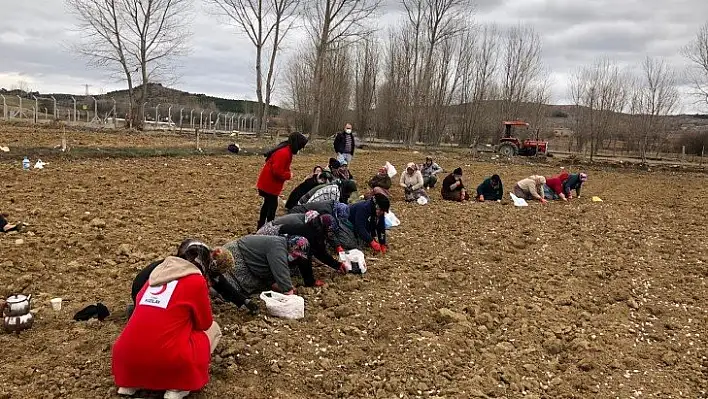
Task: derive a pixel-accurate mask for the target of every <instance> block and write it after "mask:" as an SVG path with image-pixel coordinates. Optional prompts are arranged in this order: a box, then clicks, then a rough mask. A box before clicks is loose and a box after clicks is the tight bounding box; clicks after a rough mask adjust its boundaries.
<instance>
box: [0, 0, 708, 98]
mask: <svg viewBox="0 0 708 399" xmlns="http://www.w3.org/2000/svg"><path fill="white" fill-rule="evenodd" d="M201 5H202V4H201V2H199V3H196V6H195V17H194V21H193V24H192V26H191V28H190V29H191V31H192V32H193V33H194V35H193V37H192V40H191V52H190V54H189V55H188V56H186V57H183V58H181V59H179V60H178V61H177V62H176V75H177V79H176V81H175V83H176V86H177V87H179V88H180V89H183V90H189V91H193V92H200V93H207V94H211V95H219V96H225V97H231V98H245V97H248V98H254V97H255V95H254V94H253V91H254V83H253V80H254V79H253V77H254V73H255V72H254V68H253V59H254V54H253V51H252V47H251V45H250V43H249V42H248V39H247V38H246V37H244V36H243V35H238V34H236V30H235V28H234V27H233V26H231V25H229V24H227V23H225V21H224V20H223V19H222V18H220V17H218V16H216V15H215V14H213V13H209V12H208V10H207V9H205V8H204V7H201ZM0 9H2V10H3V24H2V26H0V54H1V55H2V61H1V62H0V87H3V86H4V87H10V86H12V85H14V84H16V83H17V81H18V80H25V81H27V82H28V83H29V84H31V85H32V87H33V88H34V89H38V90H40V91H43V92H45V91H66V92H71V93H79V94H80V93H82V91H83V90H82V86H81V85H82V84H84V83H87V84H91V85H92V86H93V87H94V88H96V90H98V88H103V89H104V90H105V91H108V90H112V89H116V88H122V85H121V84H120V83H119V82H115V81H114V80H112V79H111V78H110V77H109V76H108V75H107V74H106V73H104V72H102V71H99V70H96V69H93V68H90V67H87V66H86V63H85V61H84V60H83V59H81V58H79V57H78V56H77V55H76V54H74V53H72V52H71V51H69V49H68V47H69V45H70V44H71V43H75V42H76V40H77V38H78V36H77V33H76V32H75V31H74V30H73V27H74V24H75V20H74V17H73V16H72V15H70V14H68V13H67V11H66V10H65V7H64V4H63V2H62V1H59V0H49V1H43V2H38V1H25V2H16V1H14V0H0ZM474 10H475V13H476V16H475V19H476V20H477V21H478V22H482V23H497V24H500V25H502V26H505V25H506V26H508V25H514V24H517V23H525V24H529V25H533V26H534V27H535V28H536V30H537V31H538V32H539V34H540V35H541V37H542V40H543V44H544V60H545V62H546V63H547V65H548V66H549V68H550V69H551V70H552V72H553V73H552V78H553V79H554V82H553V91H554V93H553V98H554V100H555V101H559V102H567V94H566V92H567V89H566V83H567V77H568V76H569V74H570V73H572V72H573V71H574V70H575V69H577V68H578V67H580V66H582V65H587V64H590V63H592V62H593V61H594V60H595V59H597V58H598V57H608V58H611V59H614V60H616V61H618V62H620V63H622V64H623V65H625V66H627V67H628V68H629V67H633V66H636V65H639V63H640V62H641V60H642V59H643V58H644V57H645V56H647V55H650V56H657V57H664V58H666V59H667V60H668V61H669V62H670V63H671V64H672V65H673V66H674V67H675V68H677V70H683V69H685V68H686V66H687V62H686V60H685V59H684V58H683V57H681V56H680V54H679V49H680V48H681V47H682V46H683V45H685V44H686V43H687V42H688V41H689V40H691V39H692V37H693V35H694V34H695V32H696V31H697V29H698V28H699V26H700V25H702V24H703V23H705V22H706V18H707V17H706V16H707V15H708V2H706V1H705V0H673V1H671V2H666V1H659V0H645V1H640V0H621V1H615V0H587V1H582V2H568V1H566V0H535V1H530V0H505V1H495V0H479V1H477V2H475V5H474ZM400 12H401V6H400V3H399V1H397V0H385V1H384V2H383V7H382V9H381V10H380V13H379V14H380V15H379V17H378V18H379V21H378V23H377V26H379V27H380V28H385V27H386V26H390V25H392V24H394V23H395V22H396V21H397V20H398V19H399V18H400V16H401V14H400ZM381 36H385V35H384V32H382V34H381ZM304 40H305V36H304V35H303V34H302V33H301V32H293V35H292V38H291V39H290V40H289V43H288V47H289V49H288V50H287V51H286V52H284V53H283V54H282V55H281V58H280V62H279V64H281V65H283V64H286V62H287V56H288V54H292V53H295V52H297V51H299V49H300V48H301V45H302V44H303V42H304ZM280 79H281V82H282V80H283V72H281V76H280ZM685 82H686V81H685V79H684V80H683V81H682V83H685ZM281 92H282V91H281ZM276 100H281V99H276ZM684 103H685V104H686V106H687V107H688V110H690V109H691V106H690V104H691V103H692V100H691V99H689V98H685V99H684Z"/></svg>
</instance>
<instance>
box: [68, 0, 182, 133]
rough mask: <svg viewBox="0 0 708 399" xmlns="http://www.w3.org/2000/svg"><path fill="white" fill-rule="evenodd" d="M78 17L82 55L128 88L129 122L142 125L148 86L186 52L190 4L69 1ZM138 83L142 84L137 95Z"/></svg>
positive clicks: (174, 0)
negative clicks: (142, 105) (110, 72)
mask: <svg viewBox="0 0 708 399" xmlns="http://www.w3.org/2000/svg"><path fill="white" fill-rule="evenodd" d="M65 1H66V4H67V6H68V7H69V9H70V10H71V11H72V12H73V13H74V14H75V15H76V16H77V17H78V19H79V29H80V31H81V32H82V33H83V39H84V42H83V43H82V44H81V46H80V47H78V51H79V53H80V54H82V55H84V56H85V57H87V58H88V60H89V62H90V63H91V64H92V65H94V66H97V67H101V68H110V69H111V70H112V71H113V73H114V75H115V76H117V77H120V79H121V80H125V81H126V82H127V84H128V97H129V101H130V110H131V112H130V118H127V119H128V120H129V123H131V124H132V125H135V126H138V127H140V126H142V121H143V115H142V107H140V106H138V104H139V103H140V102H143V101H147V97H148V84H149V83H151V82H153V81H154V80H155V79H157V78H158V77H165V74H168V73H170V68H169V67H170V66H171V65H172V64H171V61H173V60H174V59H175V58H176V57H177V56H180V55H183V54H184V53H185V52H186V51H187V40H188V38H189V36H190V33H189V30H188V24H189V10H190V8H191V4H192V2H191V1H190V0H65ZM135 82H140V90H139V91H136V90H135V89H136V87H135Z"/></svg>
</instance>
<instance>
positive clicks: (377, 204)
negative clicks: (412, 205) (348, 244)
mask: <svg viewBox="0 0 708 399" xmlns="http://www.w3.org/2000/svg"><path fill="white" fill-rule="evenodd" d="M390 208H391V203H390V201H389V200H388V198H387V197H386V196H385V195H382V194H375V195H374V198H372V199H370V200H363V201H359V202H357V203H355V204H352V205H350V206H349V222H351V224H352V226H353V230H354V233H355V234H356V237H357V239H358V240H359V241H360V242H361V243H360V245H358V246H357V247H360V248H363V247H364V245H369V246H370V247H371V249H373V250H374V252H381V253H386V250H387V249H388V247H387V246H386V222H385V219H384V216H385V215H386V212H388V211H389V209H390ZM374 236H375V237H376V238H377V239H378V242H377V241H376V240H374Z"/></svg>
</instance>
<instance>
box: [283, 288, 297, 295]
mask: <svg viewBox="0 0 708 399" xmlns="http://www.w3.org/2000/svg"><path fill="white" fill-rule="evenodd" d="M283 294H285V295H295V288H292V289H291V290H290V291H288V292H283Z"/></svg>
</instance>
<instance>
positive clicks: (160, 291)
mask: <svg viewBox="0 0 708 399" xmlns="http://www.w3.org/2000/svg"><path fill="white" fill-rule="evenodd" d="M160 287H161V288H160V290H159V291H157V292H151V293H150V294H151V295H160V294H162V293H163V292H165V291H167V284H163V285H161V286H160Z"/></svg>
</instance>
